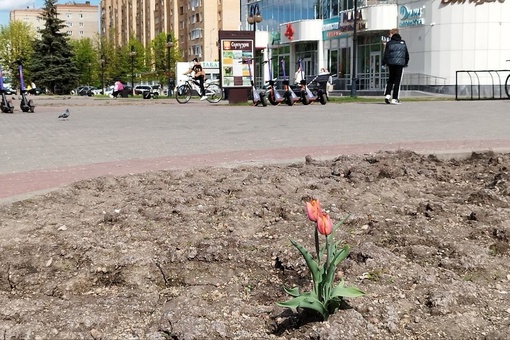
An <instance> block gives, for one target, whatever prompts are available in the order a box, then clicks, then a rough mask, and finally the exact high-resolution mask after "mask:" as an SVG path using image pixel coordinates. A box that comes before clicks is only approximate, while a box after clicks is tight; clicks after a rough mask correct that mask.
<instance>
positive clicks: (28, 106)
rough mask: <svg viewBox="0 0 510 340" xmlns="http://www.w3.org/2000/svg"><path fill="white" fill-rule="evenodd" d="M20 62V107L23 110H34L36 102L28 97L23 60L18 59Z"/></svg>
mask: <svg viewBox="0 0 510 340" xmlns="http://www.w3.org/2000/svg"><path fill="white" fill-rule="evenodd" d="M17 63H18V71H19V89H20V92H21V103H20V108H21V111H23V112H29V111H30V112H34V111H35V104H34V101H33V100H32V99H28V98H27V92H28V91H27V89H26V88H25V82H24V81H23V65H22V63H21V60H19V59H18V60H17Z"/></svg>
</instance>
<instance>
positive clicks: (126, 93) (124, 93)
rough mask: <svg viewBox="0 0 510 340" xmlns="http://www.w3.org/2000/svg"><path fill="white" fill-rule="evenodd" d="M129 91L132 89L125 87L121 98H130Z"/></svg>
mask: <svg viewBox="0 0 510 340" xmlns="http://www.w3.org/2000/svg"><path fill="white" fill-rule="evenodd" d="M129 91H131V89H128V88H125V87H124V88H123V89H122V92H121V93H120V96H121V97H122V98H127V97H128V95H129Z"/></svg>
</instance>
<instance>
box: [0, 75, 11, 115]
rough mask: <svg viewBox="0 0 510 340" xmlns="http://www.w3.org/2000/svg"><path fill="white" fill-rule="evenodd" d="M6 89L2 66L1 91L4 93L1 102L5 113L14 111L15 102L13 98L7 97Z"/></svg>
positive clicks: (1, 107)
mask: <svg viewBox="0 0 510 340" xmlns="http://www.w3.org/2000/svg"><path fill="white" fill-rule="evenodd" d="M6 92H7V91H6V90H5V88H4V75H3V72H2V67H1V66H0V93H1V95H2V101H1V102H0V109H1V110H2V112H4V113H14V104H13V102H12V100H11V99H7V94H6Z"/></svg>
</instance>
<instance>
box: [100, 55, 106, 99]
mask: <svg viewBox="0 0 510 340" xmlns="http://www.w3.org/2000/svg"><path fill="white" fill-rule="evenodd" d="M100 62H101V93H102V94H104V93H105V92H104V64H105V60H104V55H102V56H101V60H100Z"/></svg>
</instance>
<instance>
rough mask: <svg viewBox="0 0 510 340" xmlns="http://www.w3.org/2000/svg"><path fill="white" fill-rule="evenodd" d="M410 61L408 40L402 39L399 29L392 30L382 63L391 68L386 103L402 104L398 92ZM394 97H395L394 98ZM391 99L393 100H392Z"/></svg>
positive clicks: (385, 95) (385, 93) (385, 96)
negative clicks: (405, 68)
mask: <svg viewBox="0 0 510 340" xmlns="http://www.w3.org/2000/svg"><path fill="white" fill-rule="evenodd" d="M408 63H409V52H408V51H407V46H406V42H405V41H404V40H402V37H401V36H400V34H398V30H397V29H392V30H391V31H390V41H388V42H387V43H386V48H385V49H384V57H383V61H382V64H383V65H387V66H388V68H389V77H388V83H387V84H386V91H385V92H384V101H385V102H386V104H400V101H399V99H398V92H399V89H400V80H401V79H402V74H403V71H404V67H407V64H408ZM392 97H393V99H392ZM390 99H391V101H390Z"/></svg>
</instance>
